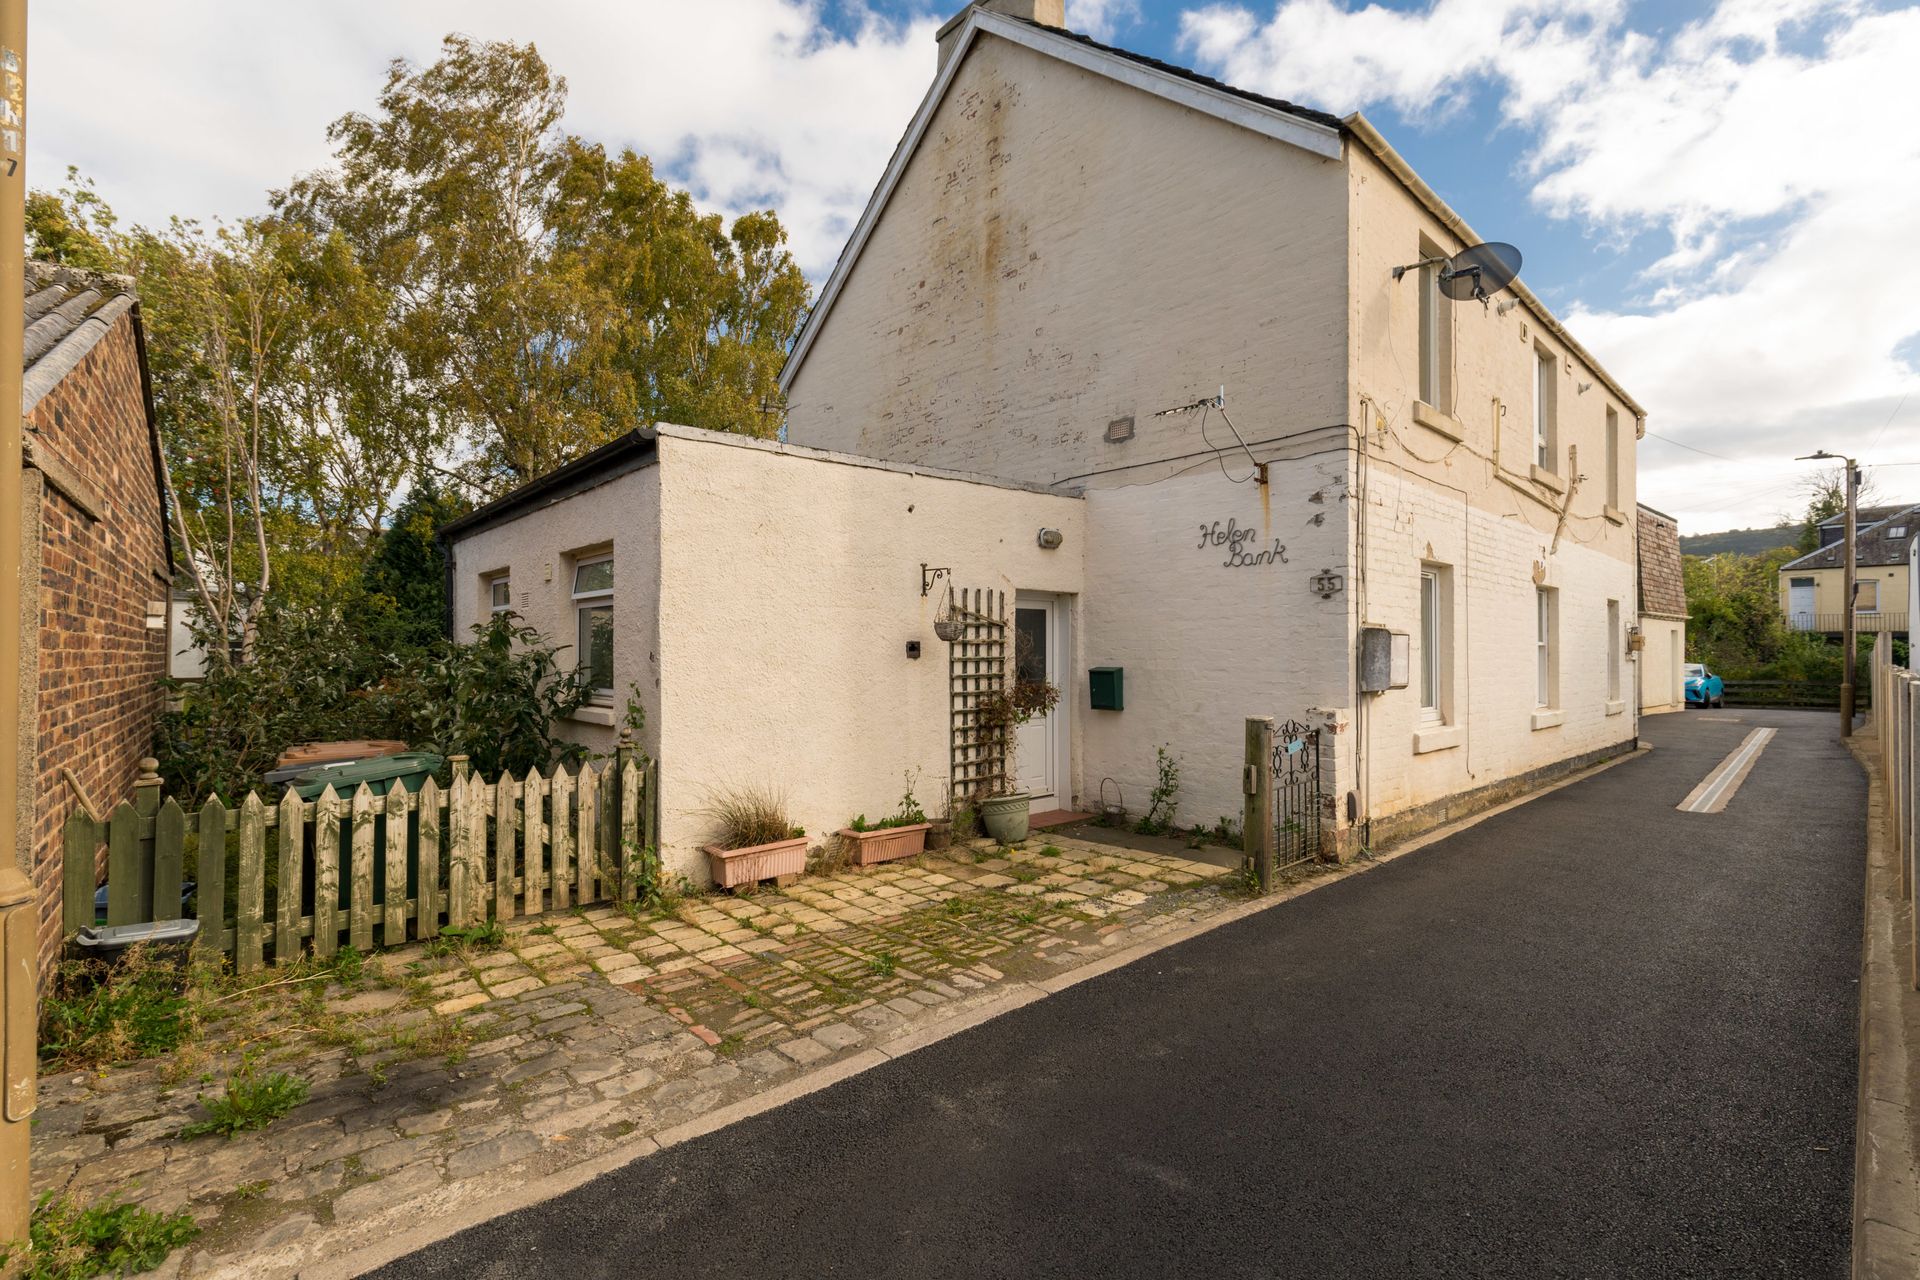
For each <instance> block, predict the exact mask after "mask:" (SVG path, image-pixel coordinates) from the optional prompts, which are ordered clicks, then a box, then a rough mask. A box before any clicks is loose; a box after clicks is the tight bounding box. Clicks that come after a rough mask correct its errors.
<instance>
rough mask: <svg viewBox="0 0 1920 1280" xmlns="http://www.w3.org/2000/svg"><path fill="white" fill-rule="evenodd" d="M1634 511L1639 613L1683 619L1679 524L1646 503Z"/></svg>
mask: <svg viewBox="0 0 1920 1280" xmlns="http://www.w3.org/2000/svg"><path fill="white" fill-rule="evenodd" d="M1635 514H1636V516H1637V518H1638V521H1639V523H1638V526H1637V531H1638V533H1639V537H1637V538H1636V539H1635V540H1634V546H1635V548H1636V551H1637V553H1638V554H1639V557H1640V612H1641V613H1643V614H1650V615H1654V616H1657V617H1665V618H1684V617H1686V616H1687V583H1686V575H1685V574H1684V573H1683V572H1682V571H1681V567H1680V524H1679V522H1678V521H1677V520H1675V519H1674V518H1673V517H1672V516H1670V515H1668V514H1667V513H1666V512H1664V511H1655V510H1654V509H1653V508H1652V507H1649V506H1647V505H1646V504H1645V503H1641V504H1640V509H1639V511H1638V512H1636V513H1635Z"/></svg>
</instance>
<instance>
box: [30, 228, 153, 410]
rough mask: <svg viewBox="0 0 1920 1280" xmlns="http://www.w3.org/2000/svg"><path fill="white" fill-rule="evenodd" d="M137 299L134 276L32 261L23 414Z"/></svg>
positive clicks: (58, 381) (58, 380) (37, 402)
mask: <svg viewBox="0 0 1920 1280" xmlns="http://www.w3.org/2000/svg"><path fill="white" fill-rule="evenodd" d="M135 301H136V298H135V296H134V290H133V277H131V276H113V275H105V274H102V273H100V272H97V271H82V270H80V269H78V268H76V267H65V266H60V265H58V264H56V263H51V262H29V263H28V264H27V315H26V321H27V330H26V340H25V343H24V347H25V351H24V354H25V357H26V361H25V381H24V382H23V383H22V385H21V392H20V412H22V413H31V412H32V411H33V407H34V406H35V405H36V404H39V403H40V401H41V400H42V399H43V398H44V397H45V396H46V394H47V392H49V391H51V390H53V389H54V387H56V386H58V385H59V383H60V379H62V378H64V377H66V376H67V375H68V374H69V373H71V372H72V371H73V369H74V366H76V365H78V364H79V363H80V361H81V360H82V359H83V358H84V357H85V356H86V354H87V352H89V351H91V350H93V348H94V346H95V344H97V343H98V342H99V341H100V339H102V338H104V337H105V336H106V335H107V331H108V330H109V329H111V328H113V324H114V321H116V320H118V319H119V318H120V317H121V316H123V315H125V314H127V312H129V311H131V310H133V306H134V303H135Z"/></svg>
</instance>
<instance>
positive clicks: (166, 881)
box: [153, 796, 187, 920]
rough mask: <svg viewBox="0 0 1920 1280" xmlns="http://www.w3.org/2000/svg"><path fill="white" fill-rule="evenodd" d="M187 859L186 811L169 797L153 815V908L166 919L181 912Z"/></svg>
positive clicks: (175, 917)
mask: <svg viewBox="0 0 1920 1280" xmlns="http://www.w3.org/2000/svg"><path fill="white" fill-rule="evenodd" d="M186 861H187V812H186V810H184V809H182V808H181V807H180V802H179V801H178V800H175V799H174V798H173V797H172V796H168V797H167V798H166V799H165V800H164V801H162V802H161V805H160V808H159V809H158V810H157V811H155V813H154V815H153V909H154V912H155V914H157V915H159V916H162V917H164V918H165V919H168V920H177V919H179V918H180V915H181V906H180V893H181V882H182V881H183V880H184V879H185V873H186Z"/></svg>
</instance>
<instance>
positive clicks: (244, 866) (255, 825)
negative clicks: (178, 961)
mask: <svg viewBox="0 0 1920 1280" xmlns="http://www.w3.org/2000/svg"><path fill="white" fill-rule="evenodd" d="M234 892H235V897H236V898H237V899H238V901H237V903H236V904H235V906H234V943H233V967H234V968H235V969H237V970H239V971H240V972H241V973H252V972H253V971H254V970H255V969H258V968H259V967H260V965H261V964H262V962H263V959H264V955H263V952H264V948H265V940H266V914H267V906H266V897H267V806H266V805H265V803H263V802H262V801H261V799H260V796H259V793H258V792H253V791H249V792H247V798H246V799H245V800H242V801H241V802H240V859H239V868H238V871H237V872H236V874H235V876H234Z"/></svg>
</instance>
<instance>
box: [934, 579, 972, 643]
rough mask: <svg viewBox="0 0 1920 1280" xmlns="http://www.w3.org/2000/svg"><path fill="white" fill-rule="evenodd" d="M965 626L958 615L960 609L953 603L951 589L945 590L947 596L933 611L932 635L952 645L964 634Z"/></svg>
mask: <svg viewBox="0 0 1920 1280" xmlns="http://www.w3.org/2000/svg"><path fill="white" fill-rule="evenodd" d="M966 627H967V624H966V622H965V620H964V619H963V618H962V617H961V615H960V609H959V607H958V606H957V605H955V604H954V602H953V588H952V587H948V588H947V594H946V596H945V597H943V598H942V599H941V601H940V607H939V608H938V609H936V610H934V614H933V634H934V635H936V636H939V637H940V638H941V639H942V640H944V641H946V642H947V643H948V644H952V643H953V642H954V641H955V640H958V639H959V638H960V637H961V636H962V635H964V634H965V633H966Z"/></svg>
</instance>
